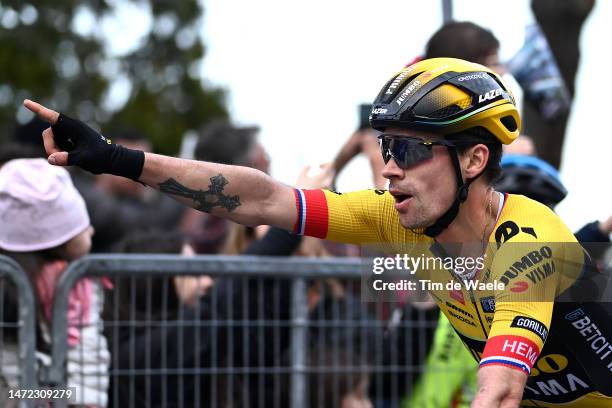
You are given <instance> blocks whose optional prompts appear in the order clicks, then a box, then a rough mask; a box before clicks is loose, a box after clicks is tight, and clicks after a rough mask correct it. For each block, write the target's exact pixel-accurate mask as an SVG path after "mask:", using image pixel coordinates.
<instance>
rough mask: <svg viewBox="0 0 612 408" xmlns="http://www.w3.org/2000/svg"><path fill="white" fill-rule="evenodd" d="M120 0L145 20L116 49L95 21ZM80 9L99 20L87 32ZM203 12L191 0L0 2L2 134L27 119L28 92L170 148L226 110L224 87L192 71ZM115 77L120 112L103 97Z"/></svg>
mask: <svg viewBox="0 0 612 408" xmlns="http://www.w3.org/2000/svg"><path fill="white" fill-rule="evenodd" d="M121 2H123V3H125V2H130V3H132V4H136V5H138V6H140V7H142V8H143V9H144V11H143V12H144V13H147V12H148V13H149V14H150V16H151V19H152V24H151V29H150V31H149V32H148V34H147V35H146V36H145V37H144V38H143V39H142V41H140V42H139V43H138V45H137V46H136V47H135V48H133V49H131V51H129V52H128V53H127V54H123V55H120V56H117V55H112V54H111V53H110V52H109V51H108V47H107V39H106V38H104V37H103V36H102V34H101V33H102V30H101V29H100V27H99V22H100V21H101V20H102V18H103V17H105V16H112V15H113V13H114V8H115V7H116V6H117V4H119V3H121ZM147 10H148V11H147ZM83 12H86V14H88V15H89V16H94V19H93V20H92V22H93V24H92V25H97V26H96V27H91V30H90V32H89V33H88V34H86V35H81V34H78V33H77V32H76V31H75V30H73V29H72V27H73V22H74V19H75V16H77V15H79V13H81V14H83ZM203 12H204V10H203V7H202V5H201V3H200V2H198V1H197V0H180V1H170V0H140V1H132V0H114V1H113V0H36V1H35V2H34V1H32V2H31V3H29V2H28V1H25V2H24V1H15V0H12V1H0V140H2V139H3V138H7V137H8V136H9V135H10V134H11V133H12V131H13V128H14V126H15V124H16V123H17V121H18V120H20V121H24V120H25V119H27V118H29V117H28V116H27V113H26V112H25V111H23V109H22V108H21V102H22V101H23V99H24V98H31V99H34V100H37V101H40V102H42V103H45V104H48V105H49V106H51V107H53V108H56V109H57V110H60V111H62V112H65V113H67V114H70V115H72V116H75V117H78V118H79V119H81V120H84V121H86V122H88V123H89V124H91V125H93V126H94V127H97V128H101V129H102V130H103V131H104V129H113V128H124V127H130V128H135V129H138V130H141V131H142V132H144V133H145V134H146V135H147V136H149V138H150V140H151V141H152V143H153V145H154V148H155V151H157V152H160V153H164V154H176V153H177V151H178V148H179V146H180V142H181V138H182V136H183V135H184V134H185V133H186V132H187V131H189V130H197V129H199V128H200V127H201V126H202V125H203V124H205V123H206V122H208V121H209V120H211V119H212V118H217V117H227V110H226V108H225V102H224V92H223V90H221V89H216V88H214V89H211V88H210V87H205V86H204V85H203V84H202V81H201V78H200V69H199V64H200V63H201V61H202V59H203V57H204V51H205V48H204V45H203V44H202V41H201V37H200V35H199V33H200V31H201V22H202V15H203ZM145 17H146V16H145ZM113 35H114V36H121V33H113ZM126 40H127V39H126ZM117 79H122V81H123V83H124V84H126V83H128V84H129V85H130V86H129V87H126V89H130V93H129V97H128V99H127V102H126V103H125V104H124V105H123V106H121V107H120V108H119V109H118V110H117V109H116V108H117V107H113V106H111V105H109V104H108V103H105V100H107V99H108V96H107V95H108V92H109V90H110V89H111V85H112V84H113V82H114V81H116V80H117ZM108 136H111V137H113V135H112V134H110V135H108Z"/></svg>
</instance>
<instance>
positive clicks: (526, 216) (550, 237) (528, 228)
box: [491, 194, 576, 245]
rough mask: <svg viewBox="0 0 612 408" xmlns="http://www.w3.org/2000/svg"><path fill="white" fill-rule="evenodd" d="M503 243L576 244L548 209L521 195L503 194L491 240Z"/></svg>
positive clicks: (555, 215)
mask: <svg viewBox="0 0 612 408" xmlns="http://www.w3.org/2000/svg"><path fill="white" fill-rule="evenodd" d="M491 239H492V240H494V241H495V242H496V243H497V244H498V245H501V244H503V243H505V242H509V241H510V242H576V238H575V237H574V234H573V233H572V232H571V231H570V229H569V228H568V227H567V225H565V223H564V222H563V221H562V220H561V218H559V216H558V215H557V214H555V213H554V212H553V211H552V210H551V209H550V208H548V207H547V206H545V205H544V204H541V203H539V202H537V201H534V200H532V199H529V198H527V197H525V196H522V195H515V194H506V198H505V201H504V207H503V209H502V212H501V215H500V217H499V220H498V221H497V224H496V226H495V229H494V230H493V234H492V237H491Z"/></svg>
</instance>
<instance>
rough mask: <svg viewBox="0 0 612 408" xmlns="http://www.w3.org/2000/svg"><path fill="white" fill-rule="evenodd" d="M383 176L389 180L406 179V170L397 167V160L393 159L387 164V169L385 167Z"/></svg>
mask: <svg viewBox="0 0 612 408" xmlns="http://www.w3.org/2000/svg"><path fill="white" fill-rule="evenodd" d="M382 176H383V177H384V178H386V179H389V180H391V179H393V178H400V179H401V178H403V177H404V170H403V169H401V168H400V167H399V166H398V165H397V163H396V162H395V159H393V158H391V159H389V161H388V162H387V164H385V167H383V170H382Z"/></svg>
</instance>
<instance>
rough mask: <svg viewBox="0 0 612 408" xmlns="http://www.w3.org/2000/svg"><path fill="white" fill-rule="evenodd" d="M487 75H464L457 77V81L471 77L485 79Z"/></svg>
mask: <svg viewBox="0 0 612 408" xmlns="http://www.w3.org/2000/svg"><path fill="white" fill-rule="evenodd" d="M486 77H487V74H483V73H480V74H471V75H465V76H462V77H459V78H457V81H459V82H463V81H471V80H472V79H485V78H486Z"/></svg>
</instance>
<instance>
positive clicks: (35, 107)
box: [23, 99, 59, 125]
mask: <svg viewBox="0 0 612 408" xmlns="http://www.w3.org/2000/svg"><path fill="white" fill-rule="evenodd" d="M23 106H25V107H26V108H28V109H29V110H31V111H32V112H34V113H35V114H37V115H38V117H39V118H41V119H42V120H44V121H46V122H49V123H50V124H51V125H55V123H56V122H57V119H58V118H59V113H58V112H56V111H54V110H52V109H49V108H46V107H44V106H42V105H41V104H40V103H37V102H34V101H31V100H29V99H26V100H24V101H23Z"/></svg>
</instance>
